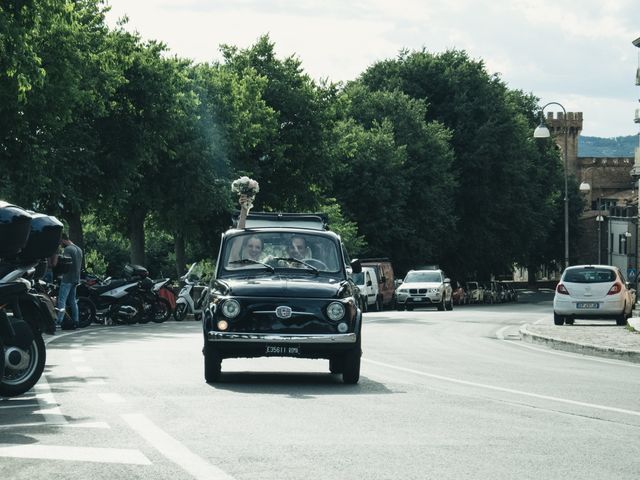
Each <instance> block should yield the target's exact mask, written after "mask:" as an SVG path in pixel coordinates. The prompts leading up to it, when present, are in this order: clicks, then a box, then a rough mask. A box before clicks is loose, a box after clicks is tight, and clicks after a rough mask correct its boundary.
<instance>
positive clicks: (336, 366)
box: [329, 357, 344, 374]
mask: <svg viewBox="0 0 640 480" xmlns="http://www.w3.org/2000/svg"><path fill="white" fill-rule="evenodd" d="M343 369H344V362H343V359H342V358H340V357H333V358H330V359H329V371H330V372H331V373H334V374H338V373H342V370H343Z"/></svg>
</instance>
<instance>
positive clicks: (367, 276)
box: [351, 267, 382, 312]
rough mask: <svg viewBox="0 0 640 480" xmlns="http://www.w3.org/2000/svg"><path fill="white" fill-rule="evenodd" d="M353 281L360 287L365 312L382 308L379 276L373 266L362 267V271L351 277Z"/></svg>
mask: <svg viewBox="0 0 640 480" xmlns="http://www.w3.org/2000/svg"><path fill="white" fill-rule="evenodd" d="M351 278H352V279H353V282H354V283H355V284H356V285H357V286H358V288H359V289H360V296H361V297H362V298H363V302H362V310H363V311H364V312H366V311H369V310H373V311H374V312H377V311H381V310H382V295H380V291H379V287H378V276H377V275H376V269H375V268H373V267H362V272H360V273H354V274H353V275H352V277H351Z"/></svg>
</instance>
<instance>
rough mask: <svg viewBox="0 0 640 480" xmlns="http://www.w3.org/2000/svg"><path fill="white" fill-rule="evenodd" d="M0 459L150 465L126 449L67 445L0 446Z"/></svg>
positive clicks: (138, 455)
mask: <svg viewBox="0 0 640 480" xmlns="http://www.w3.org/2000/svg"><path fill="white" fill-rule="evenodd" d="M0 457H10V458H32V459H38V460H67V461H74V462H97V463H121V464H128V465H151V461H150V460H149V459H148V458H147V457H146V456H145V455H144V454H143V453H142V452H141V451H140V450H135V449H127V448H92V447H70V446H67V445H65V446H61V445H9V446H5V447H3V446H0Z"/></svg>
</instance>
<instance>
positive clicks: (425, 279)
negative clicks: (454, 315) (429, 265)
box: [396, 270, 453, 311]
mask: <svg viewBox="0 0 640 480" xmlns="http://www.w3.org/2000/svg"><path fill="white" fill-rule="evenodd" d="M434 305H435V306H436V307H438V310H440V311H442V310H453V289H452V288H451V280H450V279H449V278H447V276H446V275H445V274H444V272H443V271H442V270H410V271H409V273H407V276H406V277H405V278H404V281H403V282H402V284H401V285H400V286H399V287H398V288H397V289H396V308H397V309H398V310H400V311H402V310H404V309H405V308H406V309H407V310H413V308H414V307H417V308H419V307H432V306H434Z"/></svg>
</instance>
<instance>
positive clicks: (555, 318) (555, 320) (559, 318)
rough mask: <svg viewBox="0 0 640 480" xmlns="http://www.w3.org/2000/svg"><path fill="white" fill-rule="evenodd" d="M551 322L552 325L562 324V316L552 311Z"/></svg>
mask: <svg viewBox="0 0 640 480" xmlns="http://www.w3.org/2000/svg"><path fill="white" fill-rule="evenodd" d="M553 324H554V325H564V317H562V316H560V315H558V314H557V313H555V312H554V313H553Z"/></svg>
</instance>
